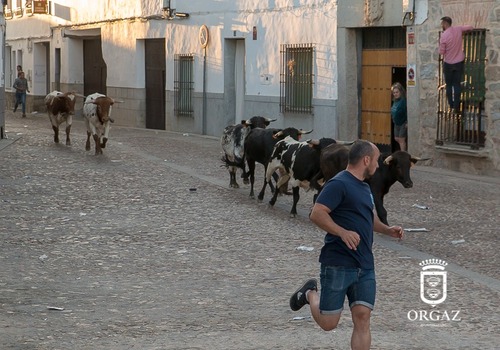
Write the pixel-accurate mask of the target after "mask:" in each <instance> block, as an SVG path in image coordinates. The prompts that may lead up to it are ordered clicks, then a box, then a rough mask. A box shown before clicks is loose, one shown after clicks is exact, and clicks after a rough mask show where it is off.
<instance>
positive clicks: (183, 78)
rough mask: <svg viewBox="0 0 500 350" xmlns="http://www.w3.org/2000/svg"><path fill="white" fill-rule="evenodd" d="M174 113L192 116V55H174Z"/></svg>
mask: <svg viewBox="0 0 500 350" xmlns="http://www.w3.org/2000/svg"><path fill="white" fill-rule="evenodd" d="M174 63H175V77H174V95H175V97H174V98H175V102H174V111H175V114H176V115H177V116H179V115H192V114H193V87H194V82H193V64H194V57H193V55H175V57H174Z"/></svg>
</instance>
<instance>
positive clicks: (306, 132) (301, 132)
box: [299, 129, 314, 135]
mask: <svg viewBox="0 0 500 350" xmlns="http://www.w3.org/2000/svg"><path fill="white" fill-rule="evenodd" d="M313 130H314V129H311V130H310V131H304V130H302V129H300V130H299V134H301V135H304V134H310V133H312V132H313Z"/></svg>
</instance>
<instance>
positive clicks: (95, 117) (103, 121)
mask: <svg viewBox="0 0 500 350" xmlns="http://www.w3.org/2000/svg"><path fill="white" fill-rule="evenodd" d="M77 97H82V98H84V99H85V102H84V104H83V117H84V120H85V125H86V126H87V142H86V144H85V149H86V150H87V151H90V136H92V138H93V139H94V141H95V154H102V149H103V148H105V147H106V142H107V141H108V137H109V129H110V123H113V119H112V118H111V111H112V106H113V104H114V103H115V102H118V101H115V100H113V99H112V98H111V97H108V96H106V95H103V94H99V93H94V94H91V95H88V96H87V97H85V96H83V95H80V94H78V93H75V92H66V93H62V92H60V91H52V92H51V93H50V94H48V95H47V96H46V97H45V105H46V106H47V114H48V115H49V118H50V123H51V124H52V129H53V130H54V142H56V143H59V126H60V125H61V124H62V123H66V145H67V146H70V145H71V140H70V137H69V135H70V132H71V125H72V123H73V115H74V114H75V103H76V98H77Z"/></svg>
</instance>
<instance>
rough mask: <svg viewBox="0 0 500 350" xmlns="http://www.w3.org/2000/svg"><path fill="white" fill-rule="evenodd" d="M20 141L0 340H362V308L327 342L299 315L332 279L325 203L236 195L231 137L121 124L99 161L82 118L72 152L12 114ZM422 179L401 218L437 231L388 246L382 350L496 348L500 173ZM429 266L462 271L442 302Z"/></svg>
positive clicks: (3, 156)
mask: <svg viewBox="0 0 500 350" xmlns="http://www.w3.org/2000/svg"><path fill="white" fill-rule="evenodd" d="M115 118H118V116H115ZM6 131H7V132H8V137H9V138H8V140H1V141H0V149H1V150H0V197H1V198H2V202H1V203H2V210H1V211H0V242H1V243H0V263H1V264H2V270H1V271H0V295H1V300H0V307H1V309H2V311H3V312H2V313H1V315H0V334H2V336H0V348H2V349H51V350H52V349H117V350H118V349H120V350H121V349H332V348H333V349H348V348H349V338H350V334H351V332H352V322H351V321H350V314H349V311H347V310H346V311H344V315H343V317H342V320H341V324H340V326H339V328H338V329H336V330H335V331H333V332H323V331H321V330H320V329H319V327H317V326H316V325H315V324H314V322H313V321H312V320H311V319H310V317H309V310H308V307H305V308H304V309H302V310H300V311H299V312H292V311H291V310H290V309H289V307H288V298H289V296H290V294H291V293H292V292H293V291H294V290H295V289H296V288H297V286H298V284H300V283H301V282H302V281H303V280H304V279H306V278H310V277H318V272H319V265H318V262H317V259H318V254H319V250H320V249H321V246H322V240H323V236H324V234H323V232H321V231H320V230H318V229H316V228H315V227H314V226H313V225H312V224H311V223H310V222H309V220H308V219H307V213H308V212H309V209H310V205H311V201H310V199H311V198H312V193H305V192H301V199H300V202H299V217H298V218H296V219H290V218H289V215H288V213H289V210H290V206H291V201H292V200H291V198H289V197H287V196H284V197H279V198H278V203H277V205H276V207H275V208H274V209H271V208H268V206H267V201H268V199H269V197H270V194H269V193H267V194H266V198H265V200H264V202H263V203H259V202H257V201H256V200H252V199H249V198H248V193H249V187H248V186H247V185H242V181H239V182H240V185H241V188H240V189H238V190H234V189H230V188H229V187H228V185H229V175H228V173H227V170H226V169H225V168H224V167H221V162H220V155H221V154H220V152H221V150H220V145H219V143H218V140H217V139H216V138H206V137H201V136H196V135H187V136H185V135H183V134H179V133H170V132H164V131H155V130H143V129H132V128H121V127H116V126H113V127H112V130H111V132H110V139H109V142H108V144H107V146H106V148H105V149H104V154H103V155H102V156H97V157H96V156H95V155H94V151H93V150H92V151H90V152H86V151H85V147H84V143H85V139H86V135H85V129H84V125H83V122H82V121H81V120H75V121H74V123H73V128H72V146H71V147H66V146H65V145H64V144H59V145H56V144H54V143H53V131H52V129H51V127H50V122H49V120H48V117H47V116H46V115H42V114H39V115H35V116H32V115H28V118H25V119H21V118H20V117H19V116H14V115H12V113H11V112H9V113H7V116H6ZM15 137H17V139H16V140H15V142H13V141H14V138H15ZM5 143H8V144H7V145H5ZM261 168H262V167H260V166H258V170H259V171H260V173H259V174H257V175H256V179H257V180H256V183H257V186H260V184H261V180H260V179H261V178H262V176H263V174H262V169H261ZM412 179H413V182H414V187H413V188H412V189H404V188H402V186H400V185H399V184H395V185H394V186H393V188H391V191H390V192H389V194H388V195H387V196H386V203H385V206H386V208H387V209H388V212H389V222H391V223H394V224H396V223H397V224H402V225H403V226H404V227H406V228H426V229H428V230H429V231H428V232H408V233H407V234H406V238H405V240H403V241H401V242H397V241H395V240H392V239H387V238H385V237H383V236H378V235H377V236H376V242H375V246H374V250H375V257H376V264H377V276H378V277H377V278H378V282H377V283H378V285H377V287H378V291H377V293H378V294H377V302H376V308H375V310H374V312H373V317H372V349H384V350H386V349H437V348H439V349H496V348H498V344H500V337H499V335H498V331H497V330H498V329H499V328H500V315H499V314H498V300H500V299H499V297H500V289H499V280H500V273H499V272H498V266H500V257H499V254H498V251H499V250H500V246H499V240H498V238H497V231H498V227H500V222H499V215H498V214H499V211H498V208H499V207H500V205H499V204H500V203H499V198H500V186H498V179H493V178H485V177H474V176H472V177H471V176H468V175H464V174H458V173H453V172H448V171H442V170H439V169H433V168H428V167H422V166H416V167H415V168H414V169H413V170H412ZM190 189H195V190H190ZM414 204H422V205H426V206H428V207H429V209H428V210H422V209H419V208H417V207H414V206H413V205H414ZM462 240H463V242H462ZM456 242H461V243H456ZM300 246H305V247H310V248H312V249H313V250H312V251H307V250H298V249H297V248H298V247H300ZM431 257H435V258H438V259H442V260H445V261H446V262H447V263H448V264H449V265H448V266H447V267H446V272H447V281H448V283H447V298H446V300H445V301H444V302H443V303H442V304H440V305H438V306H436V307H435V308H433V307H432V306H430V305H428V304H426V303H424V302H423V301H422V300H421V299H420V275H421V272H422V269H421V266H420V265H419V263H420V262H421V261H422V260H424V259H428V258H431ZM48 307H55V308H56V309H49V308H48ZM57 308H64V309H63V310H60V309H57ZM432 311H434V313H432V316H430V315H431V312H432ZM457 311H458V314H457ZM455 316H456V317H455ZM454 317H455V318H456V319H460V321H457V320H455V321H454V320H452V319H453V318H454ZM426 318H427V320H426Z"/></svg>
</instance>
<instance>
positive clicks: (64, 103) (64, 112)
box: [44, 91, 84, 146]
mask: <svg viewBox="0 0 500 350" xmlns="http://www.w3.org/2000/svg"><path fill="white" fill-rule="evenodd" d="M76 97H84V96H83V95H80V94H77V93H75V92H66V93H63V92H60V91H52V92H51V93H49V94H48V95H47V96H45V100H44V101H45V105H46V106H47V114H48V115H49V119H50V123H51V124H52V130H54V142H55V143H59V126H60V125H61V124H62V123H64V122H65V123H66V146H71V140H70V137H69V135H70V132H71V125H72V124H73V115H74V114H75V103H76Z"/></svg>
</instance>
